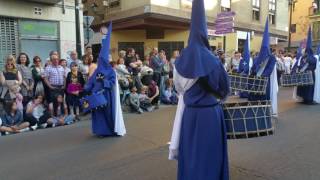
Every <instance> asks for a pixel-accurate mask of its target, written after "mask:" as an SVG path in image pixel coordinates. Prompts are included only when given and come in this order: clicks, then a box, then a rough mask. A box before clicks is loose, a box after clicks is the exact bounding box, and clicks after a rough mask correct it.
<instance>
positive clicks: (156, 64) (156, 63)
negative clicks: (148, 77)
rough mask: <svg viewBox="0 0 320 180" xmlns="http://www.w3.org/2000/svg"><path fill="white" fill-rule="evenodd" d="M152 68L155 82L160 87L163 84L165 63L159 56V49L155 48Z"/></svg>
mask: <svg viewBox="0 0 320 180" xmlns="http://www.w3.org/2000/svg"><path fill="white" fill-rule="evenodd" d="M150 60H151V63H150V66H151V68H152V69H153V80H154V81H155V82H156V83H157V85H158V87H160V84H161V73H162V70H163V65H164V62H163V61H162V60H161V58H160V57H159V54H158V48H153V51H152V56H151V59H150Z"/></svg>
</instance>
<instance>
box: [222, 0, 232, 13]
mask: <svg viewBox="0 0 320 180" xmlns="http://www.w3.org/2000/svg"><path fill="white" fill-rule="evenodd" d="M227 11H231V0H221V12H227Z"/></svg>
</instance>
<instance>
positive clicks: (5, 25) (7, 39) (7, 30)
mask: <svg viewBox="0 0 320 180" xmlns="http://www.w3.org/2000/svg"><path fill="white" fill-rule="evenodd" d="M17 51H18V23H17V20H16V19H12V18H7V17H0V70H1V69H2V67H3V64H4V59H5V57H6V56H7V55H10V54H12V55H16V54H17Z"/></svg>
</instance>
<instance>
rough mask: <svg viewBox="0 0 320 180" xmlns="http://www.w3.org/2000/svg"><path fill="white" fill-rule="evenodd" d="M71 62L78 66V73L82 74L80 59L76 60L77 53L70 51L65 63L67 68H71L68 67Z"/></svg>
mask: <svg viewBox="0 0 320 180" xmlns="http://www.w3.org/2000/svg"><path fill="white" fill-rule="evenodd" d="M72 62H75V63H76V64H77V65H78V68H79V71H80V72H83V63H82V61H81V60H80V59H78V53H77V51H71V53H70V59H68V61H67V66H68V68H71V67H70V65H71V63H72Z"/></svg>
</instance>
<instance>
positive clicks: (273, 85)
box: [270, 66, 279, 117]
mask: <svg viewBox="0 0 320 180" xmlns="http://www.w3.org/2000/svg"><path fill="white" fill-rule="evenodd" d="M278 92H279V86H278V75H277V67H276V66H274V69H273V71H272V73H271V76H270V100H271V106H272V115H273V116H275V117H277V116H278Z"/></svg>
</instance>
